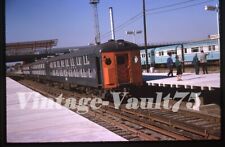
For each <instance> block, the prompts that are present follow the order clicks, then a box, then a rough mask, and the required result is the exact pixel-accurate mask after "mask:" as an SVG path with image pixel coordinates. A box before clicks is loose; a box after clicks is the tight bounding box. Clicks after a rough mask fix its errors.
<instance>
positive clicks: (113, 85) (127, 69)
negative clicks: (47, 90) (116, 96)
mask: <svg viewBox="0 0 225 147" xmlns="http://www.w3.org/2000/svg"><path fill="white" fill-rule="evenodd" d="M22 73H23V75H24V76H25V77H29V78H33V79H37V80H42V81H50V82H58V83H62V84H70V86H71V85H72V86H78V87H79V86H83V87H88V88H97V89H104V90H109V89H114V90H115V89H120V88H124V87H129V86H140V85H142V84H143V81H142V71H141V60H140V50H139V48H138V46H137V45H136V44H133V43H130V42H127V41H124V40H117V41H114V40H111V41H109V42H106V43H103V44H101V45H92V46H88V47H83V48H82V47H81V48H79V49H77V50H74V51H73V52H71V53H67V54H63V55H59V56H55V57H50V58H47V59H42V60H38V61H36V62H33V63H30V64H25V65H23V66H22Z"/></svg>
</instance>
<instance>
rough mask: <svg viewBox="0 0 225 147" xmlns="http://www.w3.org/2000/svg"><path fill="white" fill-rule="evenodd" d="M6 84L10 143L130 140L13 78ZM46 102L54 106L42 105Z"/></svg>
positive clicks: (8, 140)
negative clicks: (41, 105)
mask: <svg viewBox="0 0 225 147" xmlns="http://www.w3.org/2000/svg"><path fill="white" fill-rule="evenodd" d="M6 83H7V86H6V90H7V142H8V143H22V142H101V141H127V140H126V139H124V138H122V137H120V136H118V135H117V134H115V133H113V132H111V131H109V130H107V129H106V128H104V127H102V126H99V125H98V124H95V123H94V122H91V121H90V120H88V119H86V118H84V117H82V116H80V115H78V114H76V113H74V112H72V111H70V110H69V109H67V108H65V107H62V106H61V105H59V104H57V103H55V102H53V101H51V100H49V99H48V98H46V97H44V96H42V95H40V94H39V93H37V92H34V91H32V90H31V89H29V88H27V87H25V86H23V85H21V84H19V83H17V82H16V81H14V80H12V79H10V78H6ZM37 97H38V98H37ZM43 101H47V102H48V106H52V107H40V104H42V102H43Z"/></svg>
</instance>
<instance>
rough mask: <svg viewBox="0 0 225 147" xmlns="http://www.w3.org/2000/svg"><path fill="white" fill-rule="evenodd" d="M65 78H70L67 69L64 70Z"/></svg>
mask: <svg viewBox="0 0 225 147" xmlns="http://www.w3.org/2000/svg"><path fill="white" fill-rule="evenodd" d="M64 76H66V77H67V76H68V72H67V70H66V69H65V70H64Z"/></svg>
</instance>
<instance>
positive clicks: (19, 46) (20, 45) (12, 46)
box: [6, 39, 58, 50]
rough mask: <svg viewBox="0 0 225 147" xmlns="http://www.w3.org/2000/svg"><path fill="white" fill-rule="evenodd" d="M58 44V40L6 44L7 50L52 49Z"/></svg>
mask: <svg viewBox="0 0 225 147" xmlns="http://www.w3.org/2000/svg"><path fill="white" fill-rule="evenodd" d="M57 42H58V39H51V40H38V41H26V42H13V43H6V50H7V49H25V48H33V49H34V48H52V47H53V46H56V45H57Z"/></svg>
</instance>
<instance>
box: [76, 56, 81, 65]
mask: <svg viewBox="0 0 225 147" xmlns="http://www.w3.org/2000/svg"><path fill="white" fill-rule="evenodd" d="M76 62H77V65H81V57H76Z"/></svg>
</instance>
